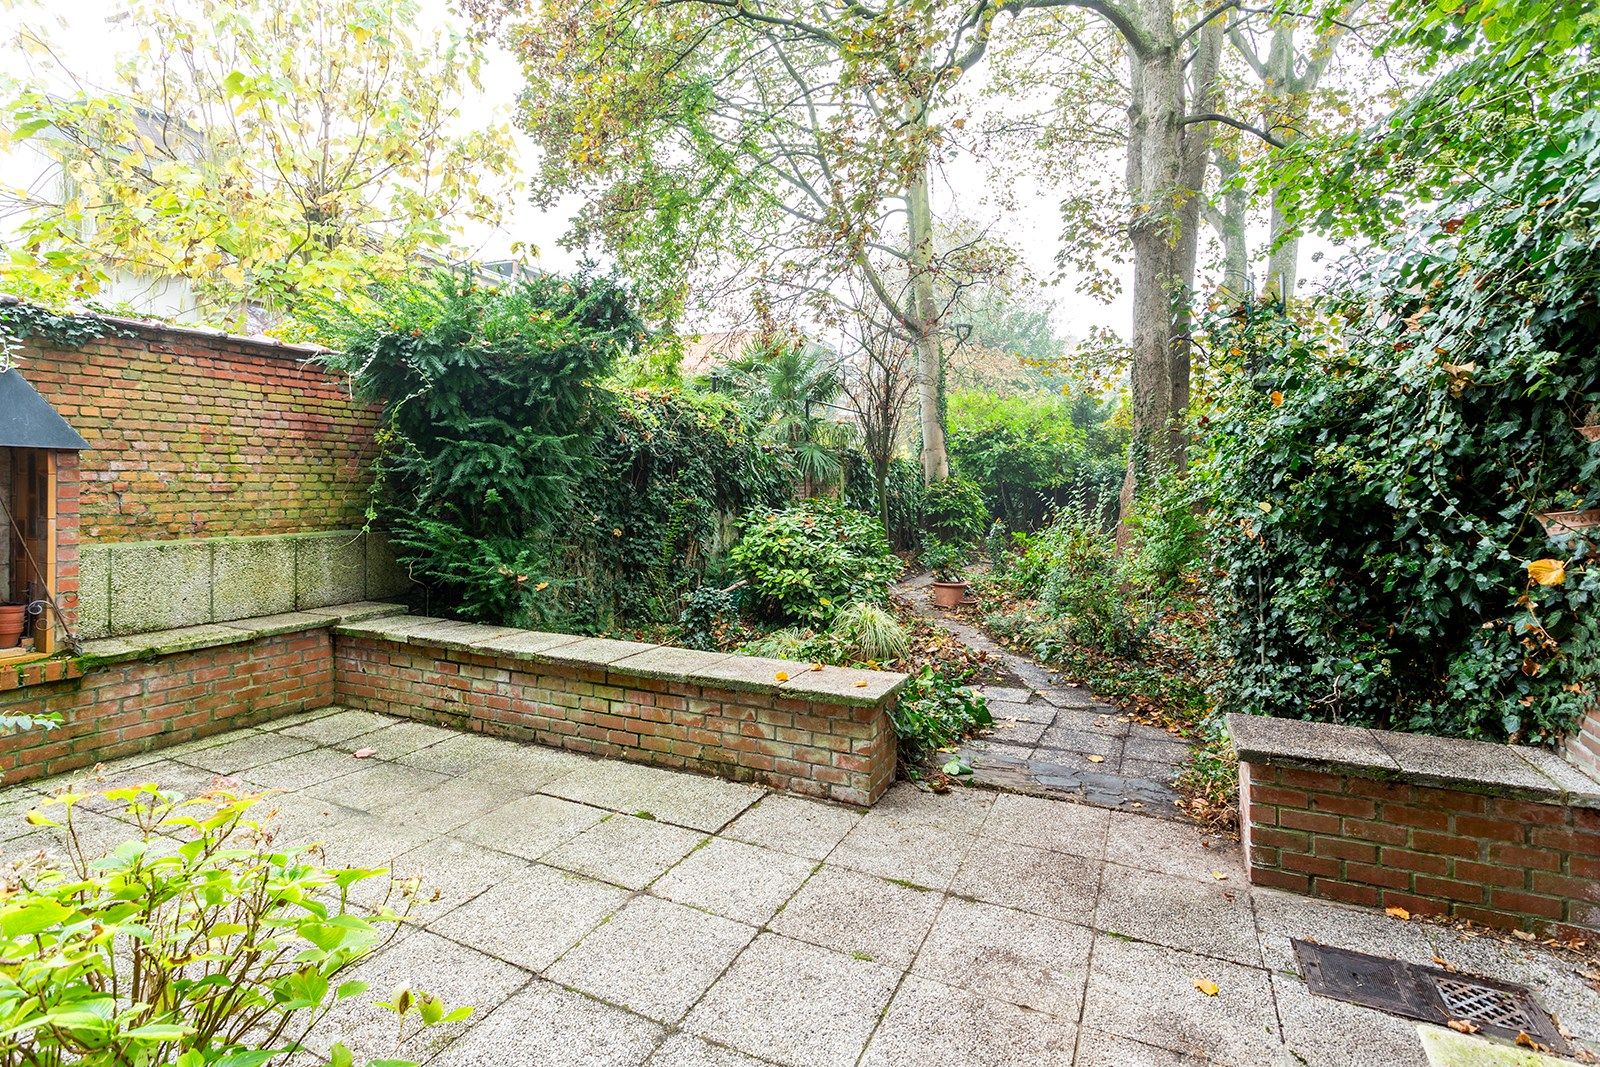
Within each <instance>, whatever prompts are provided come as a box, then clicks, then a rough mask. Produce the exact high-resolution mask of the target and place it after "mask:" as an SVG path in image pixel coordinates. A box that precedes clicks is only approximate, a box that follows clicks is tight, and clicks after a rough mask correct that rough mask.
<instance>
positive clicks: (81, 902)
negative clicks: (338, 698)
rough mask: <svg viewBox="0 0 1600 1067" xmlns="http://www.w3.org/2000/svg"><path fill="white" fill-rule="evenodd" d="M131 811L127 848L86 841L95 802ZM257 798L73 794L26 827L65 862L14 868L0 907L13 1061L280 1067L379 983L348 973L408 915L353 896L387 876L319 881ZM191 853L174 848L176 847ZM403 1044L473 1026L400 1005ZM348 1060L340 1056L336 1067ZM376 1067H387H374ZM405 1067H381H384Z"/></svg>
mask: <svg viewBox="0 0 1600 1067" xmlns="http://www.w3.org/2000/svg"><path fill="white" fill-rule="evenodd" d="M90 799H98V800H100V801H102V802H104V801H110V802H112V803H113V804H117V805H121V809H122V810H121V812H120V814H121V816H122V818H123V819H124V820H126V821H127V822H129V823H130V824H131V826H130V834H131V839H130V840H128V841H126V842H125V843H123V844H121V845H119V846H117V847H116V848H115V849H113V850H112V851H111V852H110V853H109V854H108V855H106V856H104V857H101V856H96V855H91V854H89V853H87V852H86V851H85V849H84V846H83V844H82V839H81V837H80V836H79V834H78V833H77V831H76V830H75V829H74V823H73V818H74V810H75V809H76V808H77V807H78V806H79V805H80V804H82V803H83V802H84V801H86V800H90ZM260 799H261V798H260V797H259V796H252V795H235V794H230V793H226V792H217V793H212V794H208V795H207V796H205V797H202V798H196V799H192V800H186V799H184V798H182V797H180V796H178V795H176V794H171V793H163V792H160V791H158V789H157V788H156V787H155V786H154V785H143V786H137V787H132V788H126V789H115V790H107V791H105V792H102V793H98V794H85V793H71V792H69V793H65V794H63V795H61V796H59V797H57V798H55V799H53V800H50V801H47V802H46V803H45V804H44V805H43V807H41V808H40V809H39V810H38V811H36V812H34V813H32V814H30V817H29V818H30V821H31V822H33V823H35V824H36V825H44V826H53V827H57V828H58V833H59V835H60V836H61V837H62V838H63V839H64V842H65V852H66V857H65V863H64V864H63V863H59V862H57V861H55V860H51V859H48V858H46V857H45V854H39V855H36V856H33V857H30V858H24V859H22V860H20V861H18V863H17V864H16V865H14V866H13V868H12V869H11V871H10V872H9V877H8V879H7V885H6V887H5V888H6V892H5V895H4V897H3V901H0V1064H5V1065H16V1067H24V1065H27V1067H53V1065H56V1064H63V1063H73V1064H78V1065H81V1067H142V1065H151V1067H153V1065H155V1064H171V1065H173V1067H207V1065H211V1067H276V1065H283V1064H287V1063H288V1062H290V1061H291V1060H293V1061H294V1062H299V1061H300V1056H299V1052H300V1049H301V1047H302V1043H303V1042H304V1040H305V1038H306V1036H307V1034H308V1032H310V1030H311V1029H312V1028H313V1027H314V1026H315V1025H316V1023H317V1021H318V1020H319V1019H321V1018H322V1017H323V1016H324V1015H325V1013H326V1012H327V1010H328V1008H329V1007H330V1006H331V1005H333V1004H334V1003H335V1002H337V1001H341V1000H346V999H349V998H351V997H355V996H359V995H360V994H362V993H363V992H364V991H365V990H366V985H365V983H363V982H359V981H345V980H342V976H343V975H344V974H345V973H346V972H347V971H348V970H349V969H350V968H351V966H352V965H354V964H355V963H357V962H359V961H360V960H361V959H363V958H365V957H366V956H368V955H369V954H371V953H372V952H374V951H375V950H377V949H378V948H380V947H381V946H382V945H384V944H385V943H386V942H387V941H388V940H389V939H391V938H392V937H393V936H394V934H395V932H396V931H397V930H398V928H399V923H400V922H402V921H403V919H404V916H403V915H400V914H397V913H396V912H395V911H394V910H393V909H391V908H389V907H387V906H386V905H385V906H383V907H380V908H379V910H378V911H377V912H376V913H375V914H372V915H370V916H363V915H362V914H360V913H358V912H356V911H354V910H352V909H351V908H350V906H349V904H348V893H349V890H350V887H351V886H352V885H354V884H355V883H356V882H358V881H361V880H363V879H367V878H372V877H378V876H383V875H385V874H386V872H383V871H370V870H330V869H324V868H321V867H319V866H317V865H316V864H315V863H314V862H313V861H312V859H311V856H310V854H309V853H308V852H306V851H305V850H303V849H293V848H284V847H281V846H277V845H275V844H273V842H272V838H271V836H270V835H268V834H264V833H263V832H262V827H261V826H260V825H259V824H257V823H255V822H253V821H251V819H250V818H249V815H250V812H251V808H252V807H253V806H254V805H255V804H256V803H257V802H258V801H259V800H260ZM174 837H178V838H181V840H182V843H181V844H176V845H175V844H174V841H173V838H174ZM381 1006H382V1007H384V1008H386V1009H388V1010H390V1011H393V1012H394V1013H395V1014H396V1015H397V1018H396V1021H395V1025H394V1031H393V1032H394V1036H395V1042H396V1046H397V1047H398V1045H399V1044H400V1043H401V1041H402V1040H404V1039H406V1038H409V1037H411V1036H412V1035H414V1034H415V1033H416V1031H417V1030H419V1029H421V1028H424V1027H428V1026H433V1025H437V1024H440V1023H447V1022H456V1021H459V1020H460V1019H462V1018H465V1016H466V1015H467V1013H468V1012H470V1010H471V1009H470V1008H460V1009H456V1010H454V1011H449V1010H447V1009H446V1008H445V1006H444V1005H443V1004H441V1003H440V1002H439V1001H438V1000H437V999H436V998H434V997H432V996H429V995H427V994H425V993H413V992H410V991H409V990H401V991H399V992H398V993H397V994H396V995H394V996H392V997H391V999H390V1000H389V1001H388V1002H386V1003H384V1004H382V1005H381ZM351 1062H352V1061H351V1055H350V1053H349V1051H348V1050H346V1049H345V1048H344V1047H343V1046H342V1045H337V1044H336V1045H334V1047H333V1050H332V1054H331V1057H330V1063H331V1064H332V1065H333V1067H347V1065H349V1064H350V1063H351ZM375 1062H376V1061H375ZM407 1062H408V1061H403V1060H383V1061H381V1063H382V1064H385V1065H389V1067H403V1065H405V1064H406V1063H407Z"/></svg>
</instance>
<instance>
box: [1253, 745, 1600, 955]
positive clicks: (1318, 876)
mask: <svg viewBox="0 0 1600 1067" xmlns="http://www.w3.org/2000/svg"><path fill="white" fill-rule="evenodd" d="M1241 772H1242V773H1241V776H1240V779H1241V798H1240V799H1241V802H1242V804H1243V808H1244V815H1245V819H1244V823H1245V843H1246V846H1247V849H1248V856H1249V863H1250V877H1251V880H1252V881H1254V882H1256V883H1258V884H1260V885H1270V886H1276V887H1278V888H1281V889H1288V890H1292V891H1294V892H1297V893H1309V894H1312V895H1315V896H1321V897H1331V898H1333V899H1335V900H1344V901H1348V902H1350V903H1355V904H1368V905H1375V906H1381V907H1401V908H1405V909H1406V910H1407V911H1410V912H1415V913H1423V914H1443V915H1451V916H1455V917H1457V918H1462V919H1471V920H1473V921H1476V922H1483V923H1488V924H1491V925H1494V926H1499V927H1507V928H1513V929H1515V928H1522V929H1528V930H1548V931H1551V932H1554V933H1557V934H1561V935H1568V936H1578V937H1586V938H1593V937H1594V936H1595V934H1596V933H1597V932H1600V810H1597V809H1595V808H1591V807H1581V806H1576V805H1567V804H1558V803H1534V802H1531V801H1525V800H1515V799H1509V798H1507V797H1502V796H1483V795H1479V794H1476V793H1469V792H1464V791H1460V790H1454V789H1439V788H1431V787H1428V786H1422V785H1414V784H1410V783H1407V782H1394V781H1383V780H1379V779H1374V778H1366V777H1358V776H1354V775H1345V774H1340V773H1338V772H1337V771H1333V770H1308V769H1301V768H1297V767H1278V766H1267V765H1260V764H1254V765H1253V764H1249V763H1246V764H1243V765H1242V766H1241Z"/></svg>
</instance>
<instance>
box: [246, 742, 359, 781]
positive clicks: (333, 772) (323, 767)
mask: <svg viewBox="0 0 1600 1067" xmlns="http://www.w3.org/2000/svg"><path fill="white" fill-rule="evenodd" d="M363 766H365V765H364V764H363V763H362V762H361V761H360V760H355V759H351V758H350V754H349V753H348V752H339V751H337V750H335V749H331V748H313V749H311V750H309V751H307V752H301V753H300V754H299V755H295V756H288V757H286V758H284V759H280V760H274V761H273V762H271V763H266V764H262V765H261V766H260V767H251V768H250V769H249V770H247V771H242V772H240V774H239V780H240V781H242V782H244V783H245V784H246V785H249V786H251V787H253V788H257V789H283V790H298V789H310V788H312V787H314V786H320V785H325V784H326V783H328V782H331V781H333V780H335V779H337V778H343V777H344V776H346V775H349V774H355V773H356V772H357V771H360V770H361V769H362V768H363Z"/></svg>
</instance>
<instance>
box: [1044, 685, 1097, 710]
mask: <svg viewBox="0 0 1600 1067" xmlns="http://www.w3.org/2000/svg"><path fill="white" fill-rule="evenodd" d="M1039 699H1041V700H1043V701H1044V702H1045V703H1047V704H1051V705H1054V706H1055V707H1058V708H1094V707H1105V704H1104V703H1103V702H1102V701H1100V700H1098V699H1096V698H1095V695H1094V693H1093V692H1091V691H1090V689H1089V687H1088V686H1083V685H1056V686H1049V687H1046V688H1044V689H1041V690H1039Z"/></svg>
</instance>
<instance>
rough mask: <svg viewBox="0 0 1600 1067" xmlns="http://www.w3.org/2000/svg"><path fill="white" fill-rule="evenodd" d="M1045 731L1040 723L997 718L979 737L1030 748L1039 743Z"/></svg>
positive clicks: (1043, 725) (1043, 724)
mask: <svg viewBox="0 0 1600 1067" xmlns="http://www.w3.org/2000/svg"><path fill="white" fill-rule="evenodd" d="M1045 729H1046V724H1045V723H1042V722H1028V721H1027V720H1026V719H1012V718H998V717H997V718H996V719H995V721H994V725H993V726H991V727H989V728H987V729H985V730H984V731H983V733H982V734H981V735H980V736H981V737H982V738H983V739H984V740H985V741H992V742H996V743H998V744H1002V745H1016V746H1019V747H1023V748H1031V747H1033V746H1034V745H1037V744H1038V743H1039V739H1040V738H1041V737H1043V736H1044V732H1045Z"/></svg>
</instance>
